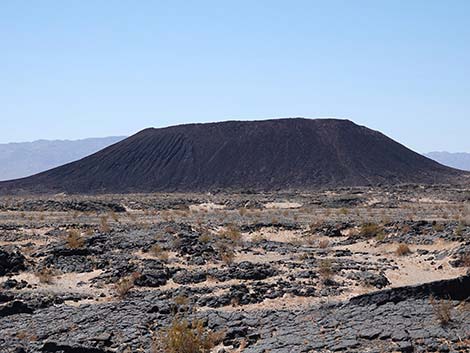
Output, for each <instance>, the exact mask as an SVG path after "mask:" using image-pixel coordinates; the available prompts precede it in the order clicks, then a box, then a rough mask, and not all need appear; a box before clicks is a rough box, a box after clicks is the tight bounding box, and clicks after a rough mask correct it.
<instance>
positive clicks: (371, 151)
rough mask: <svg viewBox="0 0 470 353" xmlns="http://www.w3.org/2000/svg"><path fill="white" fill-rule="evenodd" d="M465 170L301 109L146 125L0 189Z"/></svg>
mask: <svg viewBox="0 0 470 353" xmlns="http://www.w3.org/2000/svg"><path fill="white" fill-rule="evenodd" d="M460 175H462V172H460V171H457V170H454V169H451V168H448V167H444V166H442V165H440V164H438V163H436V162H434V161H432V160H430V159H428V158H426V157H423V156H421V155H419V154H417V153H415V152H413V151H411V150H409V149H407V148H406V147H404V146H402V145H400V144H399V143H397V142H395V141H393V140H391V139H390V138H388V137H386V136H384V135H383V134H381V133H379V132H377V131H373V130H370V129H368V128H366V127H362V126H358V125H356V124H354V123H352V122H350V121H348V120H336V119H314V120H312V119H300V118H296V119H277V120H265V121H228V122H221V123H210V124H190V125H179V126H173V127H168V128H162V129H146V130H143V131H141V132H139V133H137V134H135V135H133V136H131V137H129V138H127V139H125V140H124V141H121V142H119V143H116V144H114V145H112V146H110V147H108V148H105V149H103V150H102V151H100V152H97V153H95V154H93V155H91V156H88V157H86V158H83V159H81V160H79V161H77V162H73V163H70V164H67V165H64V166H61V167H58V168H55V169H52V170H49V171H47V172H43V173H40V174H37V175H34V176H31V177H28V178H24V179H18V180H13V181H8V182H3V183H0V192H1V193H3V194H6V193H20V192H22V193H57V192H66V193H127V192H152V191H210V190H215V189H230V190H243V189H255V190H275V189H309V188H318V187H337V186H360V185H376V184H398V183H429V184H431V183H447V182H452V181H453V180H454V179H455V178H458V177H459V176H460Z"/></svg>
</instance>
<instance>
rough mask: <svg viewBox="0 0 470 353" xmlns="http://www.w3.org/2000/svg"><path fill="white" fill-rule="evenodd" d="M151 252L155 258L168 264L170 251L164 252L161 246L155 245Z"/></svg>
mask: <svg viewBox="0 0 470 353" xmlns="http://www.w3.org/2000/svg"><path fill="white" fill-rule="evenodd" d="M150 251H151V253H152V255H153V256H155V257H156V258H158V259H159V260H161V261H163V262H168V259H169V258H170V254H169V253H168V251H166V250H164V249H163V248H162V247H161V246H160V245H158V244H155V245H154V246H152V247H151V248H150Z"/></svg>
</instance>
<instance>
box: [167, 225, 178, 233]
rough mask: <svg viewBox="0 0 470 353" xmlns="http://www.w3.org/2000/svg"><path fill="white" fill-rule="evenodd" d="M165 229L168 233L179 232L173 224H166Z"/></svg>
mask: <svg viewBox="0 0 470 353" xmlns="http://www.w3.org/2000/svg"><path fill="white" fill-rule="evenodd" d="M164 231H165V233H168V234H176V233H177V231H176V228H175V227H173V226H166V227H165V229H164Z"/></svg>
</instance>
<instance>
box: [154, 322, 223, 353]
mask: <svg viewBox="0 0 470 353" xmlns="http://www.w3.org/2000/svg"><path fill="white" fill-rule="evenodd" d="M223 338H224V333H221V332H213V331H211V330H209V329H207V328H206V327H204V324H203V322H202V321H200V320H197V321H193V322H192V323H189V322H188V320H186V319H181V318H178V317H176V318H175V319H174V320H173V322H172V323H171V325H170V327H168V328H167V329H164V330H161V331H160V332H158V333H156V334H155V335H154V337H153V344H152V353H209V352H211V350H212V349H213V348H214V347H215V346H216V345H217V344H219V343H220V342H221V341H222V339H223Z"/></svg>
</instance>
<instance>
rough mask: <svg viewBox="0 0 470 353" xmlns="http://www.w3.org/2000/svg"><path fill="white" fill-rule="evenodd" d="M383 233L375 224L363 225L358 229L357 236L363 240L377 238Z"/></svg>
mask: <svg viewBox="0 0 470 353" xmlns="http://www.w3.org/2000/svg"><path fill="white" fill-rule="evenodd" d="M381 233H383V228H382V227H380V226H379V225H378V224H376V223H364V224H362V226H361V228H360V229H359V235H360V236H362V237H365V238H373V237H377V236H378V235H380V234H381Z"/></svg>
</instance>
